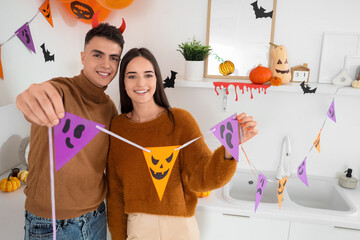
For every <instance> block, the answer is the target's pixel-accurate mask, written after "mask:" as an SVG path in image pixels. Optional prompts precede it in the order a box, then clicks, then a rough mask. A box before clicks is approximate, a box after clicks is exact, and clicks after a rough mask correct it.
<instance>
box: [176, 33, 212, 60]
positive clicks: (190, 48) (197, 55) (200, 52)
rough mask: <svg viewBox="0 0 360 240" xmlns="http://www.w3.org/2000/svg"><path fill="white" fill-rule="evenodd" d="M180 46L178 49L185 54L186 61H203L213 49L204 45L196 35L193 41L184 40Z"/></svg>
mask: <svg viewBox="0 0 360 240" xmlns="http://www.w3.org/2000/svg"><path fill="white" fill-rule="evenodd" d="M178 46H179V49H177V51H179V52H180V53H181V54H182V55H183V56H184V58H185V60H186V61H203V60H205V58H206V57H207V56H209V54H210V52H211V50H212V49H211V48H210V46H206V45H202V44H201V42H200V41H197V40H196V39H195V37H193V39H192V40H191V41H190V40H189V41H187V42H183V43H181V44H179V45H178Z"/></svg>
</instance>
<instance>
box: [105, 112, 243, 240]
mask: <svg viewBox="0 0 360 240" xmlns="http://www.w3.org/2000/svg"><path fill="white" fill-rule="evenodd" d="M171 111H172V113H173V114H174V117H175V128H174V129H173V123H172V122H171V120H170V118H169V116H168V114H167V113H166V111H165V112H163V113H162V114H161V115H160V116H159V117H157V118H156V119H154V120H152V121H149V122H145V123H136V122H133V121H131V120H129V119H128V118H127V117H126V115H125V114H121V115H119V116H117V117H115V118H114V119H113V121H112V123H111V131H112V132H114V133H116V134H118V135H120V136H122V137H124V138H126V139H128V140H130V141H132V142H135V143H137V144H139V145H140V146H143V147H145V148H150V147H161V146H175V145H183V144H184V143H186V142H188V141H190V140H192V139H194V138H197V137H199V136H201V135H202V134H201V132H200V129H199V126H198V124H197V123H196V121H195V119H194V118H193V117H192V116H191V114H190V113H188V112H187V111H185V110H182V109H177V108H173V109H171ZM160 161H161V160H160ZM236 165H237V163H236V161H235V160H226V159H224V147H223V146H221V147H219V148H218V149H217V150H215V152H214V153H212V152H211V151H210V150H209V148H208V147H207V145H206V143H205V141H204V138H200V139H199V140H197V141H195V142H193V143H191V144H190V145H188V146H186V147H185V148H183V149H181V150H180V152H179V155H178V157H177V159H176V162H175V164H174V167H173V169H172V172H171V175H170V178H169V181H168V183H167V186H166V188H165V192H164V195H163V197H162V200H161V201H160V200H159V197H158V195H157V191H156V189H155V186H154V184H153V181H152V179H151V176H150V171H149V169H148V166H147V163H146V160H145V158H144V154H143V151H142V150H140V149H138V148H135V147H134V146H132V145H129V144H127V143H125V142H123V141H120V140H118V139H116V138H113V137H111V139H110V150H109V158H108V165H107V178H108V183H109V191H108V195H107V200H106V201H107V205H108V224H109V229H110V231H111V237H112V239H114V240H117V239H126V231H127V230H126V229H127V214H128V213H147V214H158V215H171V216H183V217H190V216H193V215H194V214H195V208H196V204H197V193H196V192H205V191H210V190H213V189H216V188H219V187H222V186H223V185H225V184H226V183H227V182H228V181H230V179H231V178H232V176H233V175H234V173H235V170H236ZM164 166H165V163H164ZM165 171H166V166H165V167H164V172H165Z"/></svg>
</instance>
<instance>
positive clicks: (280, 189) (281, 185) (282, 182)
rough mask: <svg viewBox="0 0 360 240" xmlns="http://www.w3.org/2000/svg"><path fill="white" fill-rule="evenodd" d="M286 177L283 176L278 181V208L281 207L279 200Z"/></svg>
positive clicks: (280, 199)
mask: <svg viewBox="0 0 360 240" xmlns="http://www.w3.org/2000/svg"><path fill="white" fill-rule="evenodd" d="M287 179H288V177H284V178H283V179H280V180H279V181H278V190H277V195H278V201H279V208H281V202H282V198H283V194H284V190H285V186H286V183H287Z"/></svg>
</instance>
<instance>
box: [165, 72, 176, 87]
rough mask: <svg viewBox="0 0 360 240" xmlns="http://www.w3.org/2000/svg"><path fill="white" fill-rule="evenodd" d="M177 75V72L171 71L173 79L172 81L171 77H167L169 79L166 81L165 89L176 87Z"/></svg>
mask: <svg viewBox="0 0 360 240" xmlns="http://www.w3.org/2000/svg"><path fill="white" fill-rule="evenodd" d="M176 74H177V72H174V71H173V70H171V77H170V79H169V77H167V78H166V79H165V80H164V88H174V86H175V79H176Z"/></svg>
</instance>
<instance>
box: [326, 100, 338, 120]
mask: <svg viewBox="0 0 360 240" xmlns="http://www.w3.org/2000/svg"><path fill="white" fill-rule="evenodd" d="M327 116H328V117H329V118H330V119H331V120H333V121H334V122H336V116H335V102H334V100H333V101H332V102H331V105H330V107H329V110H328V112H327Z"/></svg>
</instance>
